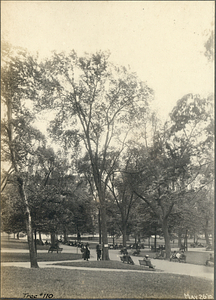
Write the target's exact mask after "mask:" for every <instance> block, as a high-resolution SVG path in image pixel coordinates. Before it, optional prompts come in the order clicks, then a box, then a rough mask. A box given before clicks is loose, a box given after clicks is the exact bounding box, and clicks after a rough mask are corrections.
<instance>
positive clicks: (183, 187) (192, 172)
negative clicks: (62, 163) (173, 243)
mask: <svg viewBox="0 0 216 300" xmlns="http://www.w3.org/2000/svg"><path fill="white" fill-rule="evenodd" d="M211 108H212V103H211V99H210V98H209V99H202V98H200V97H199V96H193V95H191V94H190V95H186V96H185V97H183V98H182V99H181V100H179V102H178V103H177V106H176V107H175V108H174V109H173V111H172V113H171V124H169V126H168V125H166V126H167V127H165V130H164V132H162V131H161V132H157V131H155V134H154V135H153V145H151V146H150V147H148V148H146V147H143V148H141V149H142V150H141V152H137V154H136V156H135V157H136V159H135V163H134V169H133V170H132V171H131V182H132V184H133V188H134V193H135V194H136V195H137V196H139V197H140V198H141V199H143V200H144V201H145V202H146V203H147V204H148V205H149V206H150V208H151V209H152V211H153V212H154V214H155V216H156V217H157V218H158V220H159V221H160V223H161V225H162V229H163V234H164V238H165V247H166V256H167V258H169V256H170V250H171V249H170V237H169V231H168V228H169V217H170V216H171V213H172V212H173V208H174V207H176V206H177V204H178V203H181V202H182V201H183V199H184V198H186V199H187V201H190V199H191V193H193V192H194V190H195V191H196V192H198V191H200V190H202V189H203V188H204V187H205V186H206V185H207V184H208V183H210V182H211V181H212V159H211V153H212V146H213V144H212V138H213V136H212V121H213V119H212V110H211ZM204 132H205V134H203V133H204ZM179 207H180V206H179Z"/></svg>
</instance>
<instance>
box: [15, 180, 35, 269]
mask: <svg viewBox="0 0 216 300" xmlns="http://www.w3.org/2000/svg"><path fill="white" fill-rule="evenodd" d="M18 183H19V193H20V196H21V199H22V201H23V203H24V204H25V209H26V232H27V236H28V245H29V254H30V264H31V268H39V266H38V263H37V254H36V251H35V245H34V239H33V231H32V220H31V213H30V209H29V203H28V199H27V196H26V194H25V189H24V183H23V179H22V178H20V177H19V178H18Z"/></svg>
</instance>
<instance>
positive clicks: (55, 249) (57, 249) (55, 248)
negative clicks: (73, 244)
mask: <svg viewBox="0 0 216 300" xmlns="http://www.w3.org/2000/svg"><path fill="white" fill-rule="evenodd" d="M62 250H63V248H59V247H53V246H51V247H50V248H49V250H48V253H50V252H51V253H53V252H57V253H59V252H60V253H61V252H62Z"/></svg>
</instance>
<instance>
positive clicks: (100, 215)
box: [98, 208, 102, 245]
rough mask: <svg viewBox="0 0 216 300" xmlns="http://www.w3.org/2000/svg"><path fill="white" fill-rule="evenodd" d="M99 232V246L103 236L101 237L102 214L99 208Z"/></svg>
mask: <svg viewBox="0 0 216 300" xmlns="http://www.w3.org/2000/svg"><path fill="white" fill-rule="evenodd" d="M98 231H99V244H100V245H101V241H102V239H101V238H102V235H101V214H100V208H99V211H98Z"/></svg>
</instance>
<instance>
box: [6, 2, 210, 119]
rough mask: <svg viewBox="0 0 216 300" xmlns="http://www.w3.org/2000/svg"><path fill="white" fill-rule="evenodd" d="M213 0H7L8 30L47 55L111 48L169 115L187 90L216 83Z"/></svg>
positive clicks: (200, 90) (10, 37)
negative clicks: (210, 53) (211, 55)
mask: <svg viewBox="0 0 216 300" xmlns="http://www.w3.org/2000/svg"><path fill="white" fill-rule="evenodd" d="M211 30H214V1H2V2H1V33H2V38H3V39H5V40H6V41H8V42H10V43H11V44H12V45H14V46H21V47H24V48H26V49H28V50H29V51H30V52H36V51H37V52H38V53H39V55H40V56H41V57H46V56H49V55H50V53H51V51H53V50H56V51H66V52H67V51H70V50H72V49H74V50H75V51H76V52H77V53H78V54H79V55H82V54H83V53H84V52H91V53H92V52H96V51H98V50H104V51H106V50H109V51H110V52H111V56H110V60H111V61H112V62H114V63H115V64H119V65H124V66H130V68H131V70H132V71H134V72H136V73H137V74H138V76H139V78H140V79H141V80H143V81H146V82H147V84H148V85H149V86H150V87H151V88H152V89H153V90H154V92H155V100H154V104H153V106H154V108H156V109H157V110H158V113H159V116H160V117H162V118H166V117H167V116H168V113H169V112H170V111H171V109H172V108H173V107H174V105H175V104H176V101H177V100H178V99H180V98H182V97H183V96H184V95H185V94H188V93H194V94H201V95H204V96H205V95H207V94H208V93H211V92H213V89H214V66H213V63H209V62H208V61H207V59H206V57H205V56H204V51H205V49H204V43H205V41H206V40H207V38H208V33H209V32H210V31H211Z"/></svg>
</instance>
